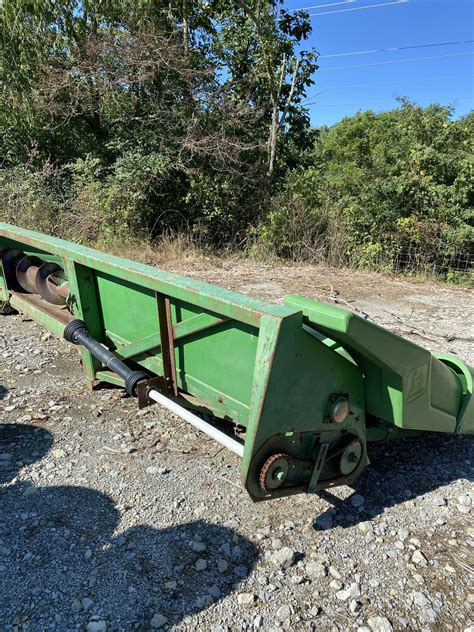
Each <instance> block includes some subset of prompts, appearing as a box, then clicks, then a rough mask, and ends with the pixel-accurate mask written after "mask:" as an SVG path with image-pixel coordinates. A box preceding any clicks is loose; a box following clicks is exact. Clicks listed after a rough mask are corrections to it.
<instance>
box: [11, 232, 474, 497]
mask: <svg viewBox="0 0 474 632" xmlns="http://www.w3.org/2000/svg"><path fill="white" fill-rule="evenodd" d="M9 248H18V249H20V250H22V251H23V252H25V254H35V255H37V256H39V257H40V258H41V259H43V260H48V261H55V262H57V263H59V265H61V267H62V268H63V269H64V271H65V274H66V277H67V279H68V281H69V284H70V296H69V299H68V309H60V308H58V307H56V306H53V305H51V304H49V303H46V302H45V301H44V300H42V299H41V298H39V297H38V296H35V295H29V294H26V293H21V292H16V291H15V290H14V288H8V287H7V284H6V280H5V274H4V271H3V268H0V300H3V301H9V302H10V303H11V305H12V306H13V307H14V308H15V309H17V310H19V311H21V312H23V313H25V314H28V315H29V316H31V317H32V318H34V319H36V320H37V321H39V322H40V323H42V324H43V325H45V326H46V327H47V328H48V329H50V330H51V331H53V332H54V333H55V334H58V335H62V331H63V329H64V326H65V324H67V322H69V320H71V319H73V318H80V319H82V320H83V321H84V322H85V324H86V326H87V328H88V330H89V332H90V335H91V336H92V337H94V338H95V339H96V340H99V341H100V342H103V343H104V344H106V345H107V346H109V347H110V348H111V349H113V350H115V352H116V354H117V355H118V356H119V357H120V358H122V359H123V360H124V361H126V362H127V363H129V364H130V366H133V367H136V368H138V367H141V368H143V369H146V370H147V371H148V372H149V373H151V374H154V375H159V376H163V375H165V377H166V376H167V377H168V378H169V379H170V380H171V382H173V388H174V389H175V390H174V396H175V397H177V398H178V399H179V401H183V402H185V403H186V405H187V406H188V407H191V408H195V409H196V410H199V411H207V412H209V413H212V414H213V415H214V416H216V417H219V418H222V419H225V420H229V421H232V422H234V423H236V424H239V425H242V426H244V427H245V429H246V434H245V448H244V455H243V459H242V468H241V477H242V480H243V482H244V484H245V486H246V488H247V489H248V491H249V493H250V494H251V496H252V497H253V498H254V499H255V500H260V499H265V498H270V497H275V496H281V495H286V494H291V493H295V492H297V491H308V490H309V491H313V490H315V489H319V488H322V487H328V486H332V485H337V484H342V483H349V482H351V481H352V480H354V479H355V478H356V477H357V476H358V475H359V474H360V472H361V471H362V470H363V468H364V467H365V465H366V463H367V454H366V442H367V439H368V440H370V439H371V437H372V436H373V437H374V438H379V437H380V433H381V432H382V431H383V432H385V430H386V428H387V427H388V426H393V427H394V428H397V429H398V434H400V433H401V432H403V431H410V430H439V431H442V432H473V431H474V419H473V417H474V413H473V404H472V398H471V395H472V371H471V370H470V369H469V367H466V365H464V364H463V363H461V362H459V360H457V359H455V358H451V357H439V358H434V357H432V356H431V354H430V353H429V352H428V351H426V350H424V349H422V348H420V347H418V346H416V345H413V344H412V343H410V342H408V341H406V340H403V339H401V338H399V337H397V336H395V335H394V334H391V333H390V332H387V331H385V330H384V329H382V328H380V327H377V326H375V325H373V324H371V323H369V322H367V321H364V320H363V319H360V318H359V317H357V316H355V315H354V314H352V313H351V312H347V311H345V310H340V309H338V308H335V307H332V306H327V305H324V304H322V303H317V302H315V301H311V300H309V299H303V298H301V297H288V298H287V299H286V301H285V304H284V305H281V306H280V305H271V304H267V303H264V302H263V301H260V300H258V299H254V298H251V297H248V296H245V295H242V294H238V293H236V292H231V291H229V290H226V289H223V288H220V287H218V286H214V285H210V284H208V283H204V282H202V281H198V280H195V279H190V278H186V277H182V276H179V275H176V274H172V273H169V272H165V271H163V270H159V269H157V268H154V267H152V266H148V265H143V264H140V263H136V262H133V261H129V260H125V259H121V258H119V257H114V256H111V255H107V254H104V253H101V252H98V251H96V250H93V249H90V248H86V247H83V246H80V245H76V244H73V243H70V242H66V241H63V240H61V239H56V238H53V237H48V236H45V235H41V234H39V233H36V232H33V231H28V230H24V229H20V228H17V227H15V226H10V225H7V224H2V223H0V250H5V249H9ZM162 342H163V344H162ZM82 361H83V367H84V372H85V375H86V379H87V381H88V384H89V385H90V386H92V385H93V384H94V383H95V382H96V381H97V380H102V381H107V382H110V383H112V384H118V385H123V382H122V380H121V378H119V377H118V376H116V375H114V374H113V373H110V372H109V371H106V370H104V369H103V367H101V366H100V365H99V363H98V362H97V360H96V359H95V358H94V357H93V356H92V355H91V354H90V353H89V352H87V351H86V350H83V351H82ZM337 397H346V398H348V400H349V404H350V413H349V415H348V416H347V418H346V419H345V420H344V422H343V423H336V422H335V421H332V419H331V415H330V410H331V405H332V403H333V402H334V401H335V400H336V399H337ZM349 441H357V442H359V443H360V445H361V446H362V452H363V454H362V458H361V459H360V462H359V463H358V464H357V467H355V469H354V471H353V472H351V473H350V475H348V476H341V475H340V471H339V469H338V459H339V455H340V453H341V450H344V446H346V445H347V444H348V442H349ZM278 453H284V454H288V455H290V457H292V458H294V459H295V467H294V468H293V469H294V471H293V484H292V485H291V486H282V487H281V488H277V489H275V490H272V491H271V492H264V491H262V487H261V485H260V484H259V476H260V473H261V470H262V465H263V464H264V463H265V461H266V459H268V457H269V456H271V455H273V454H278Z"/></svg>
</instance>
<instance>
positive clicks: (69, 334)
mask: <svg viewBox="0 0 474 632" xmlns="http://www.w3.org/2000/svg"><path fill="white" fill-rule="evenodd" d="M63 335H64V338H65V339H66V340H67V341H68V342H72V343H73V344H75V345H82V346H83V347H84V348H85V349H87V350H88V351H90V352H91V353H92V355H93V356H94V358H97V360H100V362H102V364H103V365H104V366H106V367H107V368H109V369H110V370H111V371H113V372H114V373H117V375H119V376H120V377H121V378H122V379H123V380H124V381H125V389H126V391H127V393H128V394H129V395H136V387H137V384H138V382H141V381H142V380H149V379H150V376H149V375H148V374H147V373H144V372H143V371H134V370H133V369H130V368H129V367H128V366H127V365H126V364H125V363H124V362H122V360H119V359H118V358H117V356H115V355H114V354H113V353H112V351H110V349H107V347H105V346H104V345H102V344H101V343H100V342H97V340H94V338H91V337H90V336H89V332H88V331H87V329H86V326H85V323H84V322H83V321H82V320H79V319H76V320H72V321H71V322H70V323H69V324H68V325H66V327H65V329H64V333H63Z"/></svg>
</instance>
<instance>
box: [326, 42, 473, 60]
mask: <svg viewBox="0 0 474 632" xmlns="http://www.w3.org/2000/svg"><path fill="white" fill-rule="evenodd" d="M472 43H474V40H458V41H455V42H438V43H436V44H414V45H413V46H393V47H392V48H374V49H372V50H356V51H353V52H351V53H332V54H331V55H320V56H319V59H329V58H330V57H351V56H352V55H371V54H373V53H392V52H397V51H399V50H412V49H415V48H432V47H434V46H453V45H454V44H472Z"/></svg>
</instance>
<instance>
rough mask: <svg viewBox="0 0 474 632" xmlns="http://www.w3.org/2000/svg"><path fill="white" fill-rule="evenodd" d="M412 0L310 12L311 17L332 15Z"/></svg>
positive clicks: (405, 0)
mask: <svg viewBox="0 0 474 632" xmlns="http://www.w3.org/2000/svg"><path fill="white" fill-rule="evenodd" d="M407 2H410V0H393V2H384V3H383V4H366V5H364V6H362V7H351V8H350V9H336V11H320V12H319V13H310V14H309V16H310V17H314V16H315V15H331V14H334V13H346V11H362V10H365V9H375V8H376V7H388V6H389V5H391V4H406V3H407Z"/></svg>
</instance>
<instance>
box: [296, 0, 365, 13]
mask: <svg viewBox="0 0 474 632" xmlns="http://www.w3.org/2000/svg"><path fill="white" fill-rule="evenodd" d="M354 2H359V0H341V2H331V4H313V6H311V7H301V8H300V9H289V11H309V9H323V8H324V7H337V6H338V5H340V4H350V3H354Z"/></svg>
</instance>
